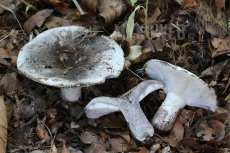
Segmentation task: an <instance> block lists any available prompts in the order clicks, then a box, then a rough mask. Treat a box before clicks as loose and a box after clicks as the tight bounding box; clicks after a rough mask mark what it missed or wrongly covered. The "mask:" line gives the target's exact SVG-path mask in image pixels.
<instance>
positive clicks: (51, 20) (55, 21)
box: [44, 16, 73, 29]
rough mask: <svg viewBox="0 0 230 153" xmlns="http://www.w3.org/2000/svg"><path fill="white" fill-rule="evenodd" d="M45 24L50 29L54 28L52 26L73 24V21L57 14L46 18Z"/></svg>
mask: <svg viewBox="0 0 230 153" xmlns="http://www.w3.org/2000/svg"><path fill="white" fill-rule="evenodd" d="M44 25H45V26H46V27H47V28H48V29H52V28H56V27H61V26H69V25H73V23H72V21H71V20H66V19H63V18H60V17H56V16H50V17H48V18H47V19H46V21H45V22H44Z"/></svg>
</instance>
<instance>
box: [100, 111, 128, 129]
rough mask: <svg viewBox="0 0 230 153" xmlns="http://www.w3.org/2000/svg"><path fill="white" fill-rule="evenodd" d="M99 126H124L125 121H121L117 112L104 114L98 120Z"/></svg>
mask: <svg viewBox="0 0 230 153" xmlns="http://www.w3.org/2000/svg"><path fill="white" fill-rule="evenodd" d="M96 121H97V122H99V124H98V125H99V126H100V127H103V128H124V124H125V123H124V122H122V121H121V119H119V118H118V117H117V116H116V115H115V114H113V113H112V114H110V115H107V116H103V117H101V118H99V119H97V120H96Z"/></svg>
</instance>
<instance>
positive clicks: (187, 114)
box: [179, 109, 195, 124]
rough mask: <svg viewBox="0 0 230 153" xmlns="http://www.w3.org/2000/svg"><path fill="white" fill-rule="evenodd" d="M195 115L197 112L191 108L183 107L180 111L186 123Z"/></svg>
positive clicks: (182, 121) (181, 118) (182, 119)
mask: <svg viewBox="0 0 230 153" xmlns="http://www.w3.org/2000/svg"><path fill="white" fill-rule="evenodd" d="M194 116H195V112H193V111H191V110H186V109H183V110H182V111H181V113H180V116H179V118H180V121H181V123H182V124H186V123H188V122H190V121H191V120H193V118H194Z"/></svg>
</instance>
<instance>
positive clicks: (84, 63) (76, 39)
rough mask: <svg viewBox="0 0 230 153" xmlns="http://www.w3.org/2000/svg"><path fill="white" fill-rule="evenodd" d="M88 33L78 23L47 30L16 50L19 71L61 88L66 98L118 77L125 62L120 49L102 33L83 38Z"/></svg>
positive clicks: (78, 96)
mask: <svg viewBox="0 0 230 153" xmlns="http://www.w3.org/2000/svg"><path fill="white" fill-rule="evenodd" d="M88 33H89V31H88V30H87V29H85V28H83V27H79V26H66V27H59V28H53V29H50V30H46V31H45V32H43V33H41V34H39V35H38V36H37V37H35V38H34V39H33V40H32V41H30V42H28V43H27V44H26V45H25V46H24V47H23V48H22V49H21V51H20V52H19V55H18V59H17V67H18V70H19V72H21V73H22V74H24V75H25V76H26V77H28V78H30V79H32V80H34V81H36V82H39V83H42V84H45V85H49V86H54V87H59V88H61V94H62V97H63V98H64V99H66V100H67V101H77V100H79V98H80V97H81V87H86V86H91V85H95V84H99V83H103V82H104V81H105V79H106V78H115V77H118V76H119V75H120V72H121V71H122V70H123V66H124V55H123V51H122V49H121V48H120V46H119V45H118V44H117V43H116V42H115V41H114V40H112V39H110V38H108V37H105V36H96V37H95V38H86V36H87V34H88Z"/></svg>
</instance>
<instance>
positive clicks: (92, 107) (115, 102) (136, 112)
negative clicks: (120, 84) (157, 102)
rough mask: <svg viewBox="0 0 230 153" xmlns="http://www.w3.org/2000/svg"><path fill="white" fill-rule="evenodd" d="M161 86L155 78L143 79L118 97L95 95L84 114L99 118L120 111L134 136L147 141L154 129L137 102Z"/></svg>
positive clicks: (144, 141)
mask: <svg viewBox="0 0 230 153" xmlns="http://www.w3.org/2000/svg"><path fill="white" fill-rule="evenodd" d="M163 87H164V86H163V85H162V84H161V83H160V82H158V81H155V80H146V81H143V82H141V83H140V84H138V85H137V86H136V87H134V88H132V89H131V90H129V91H128V92H126V93H125V94H123V95H122V96H120V97H118V98H111V97H97V98H94V99H92V100H91V101H90V102H89V104H88V105H87V106H86V107H85V114H86V116H87V117H88V118H99V117H101V116H103V115H106V114H109V113H112V112H116V111H121V112H122V113H123V115H124V117H125V119H126V121H127V123H128V126H129V128H130V130H131V133H132V134H133V136H134V138H136V139H137V140H138V141H140V142H142V143H148V141H149V139H150V138H151V137H152V136H153V134H154V129H153V127H152V125H151V124H150V122H149V121H148V119H147V118H146V116H145V114H144V113H143V111H142V109H141V107H140V104H139V102H140V101H141V100H142V99H143V98H144V97H145V96H146V95H148V94H149V93H151V92H152V91H154V90H157V89H160V88H163Z"/></svg>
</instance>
